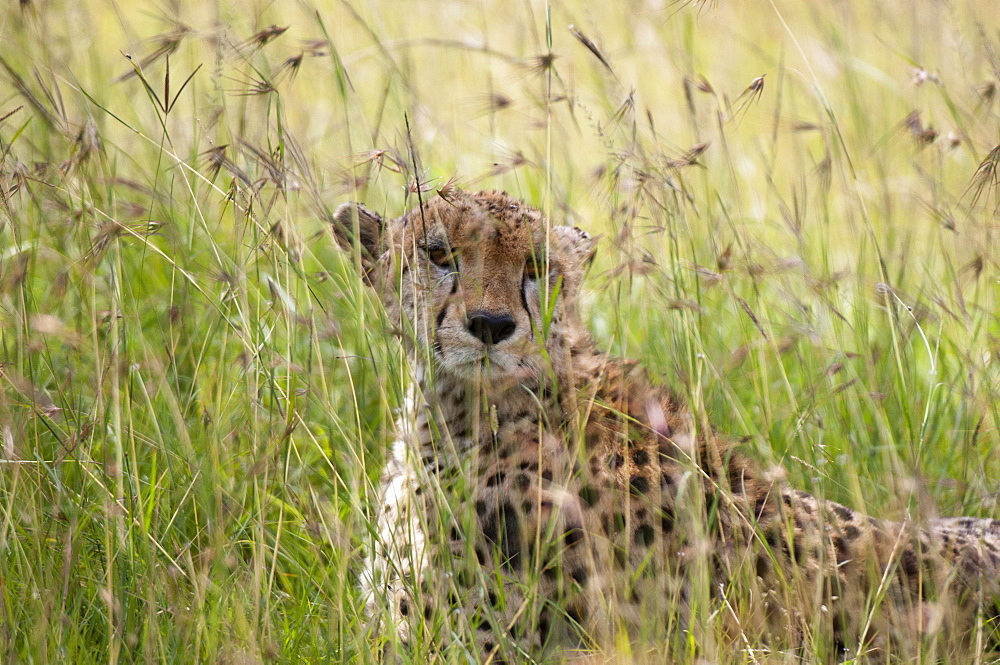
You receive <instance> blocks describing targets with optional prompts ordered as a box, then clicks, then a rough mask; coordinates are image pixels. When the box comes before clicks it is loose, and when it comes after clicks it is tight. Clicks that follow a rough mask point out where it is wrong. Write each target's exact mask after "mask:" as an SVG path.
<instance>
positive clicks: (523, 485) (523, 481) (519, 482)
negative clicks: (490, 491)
mask: <svg viewBox="0 0 1000 665" xmlns="http://www.w3.org/2000/svg"><path fill="white" fill-rule="evenodd" d="M529 485H531V481H530V480H528V476H526V475H525V474H523V473H519V474H517V475H516V476H514V486H515V487H517V488H518V489H522V490H523V489H528V486H529Z"/></svg>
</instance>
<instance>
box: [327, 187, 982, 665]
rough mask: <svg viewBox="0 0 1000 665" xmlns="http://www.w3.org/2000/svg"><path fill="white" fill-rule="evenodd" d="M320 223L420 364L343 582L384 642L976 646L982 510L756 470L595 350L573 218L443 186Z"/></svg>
mask: <svg viewBox="0 0 1000 665" xmlns="http://www.w3.org/2000/svg"><path fill="white" fill-rule="evenodd" d="M333 231H334V234H335V236H336V238H337V239H338V241H339V242H340V243H341V244H342V245H344V246H345V247H352V248H355V249H360V256H361V262H360V266H359V268H360V269H361V271H362V273H363V275H364V278H365V279H366V280H367V282H368V283H369V284H370V285H371V286H372V287H373V288H374V289H376V290H377V291H378V293H379V294H380V296H381V299H382V302H383V303H384V305H385V308H386V312H387V314H388V317H389V319H390V321H391V322H392V324H393V325H394V326H395V328H396V329H397V330H402V331H404V334H403V342H404V345H405V346H406V348H407V349H408V350H409V352H410V353H411V354H412V357H413V359H414V364H415V366H416V368H417V376H416V381H415V382H414V385H413V391H412V394H411V395H410V397H409V399H408V405H407V408H406V409H405V412H404V415H403V416H402V417H401V418H400V420H399V422H398V425H397V429H398V437H399V439H398V441H396V442H395V443H394V444H393V446H392V449H391V452H390V454H389V455H388V461H387V462H386V465H385V469H384V472H383V475H382V482H381V490H380V495H379V505H378V519H377V524H376V527H375V529H374V530H373V534H372V542H371V543H370V548H369V553H368V558H367V561H366V565H365V568H364V571H363V574H362V579H361V582H362V587H363V591H364V594H365V596H366V599H367V608H368V613H369V616H370V617H371V620H372V623H373V626H374V627H375V629H376V630H377V634H378V635H379V644H380V645H382V648H383V650H384V652H385V654H384V655H385V656H386V658H387V659H392V658H393V655H392V654H393V653H394V652H397V651H399V653H398V655H400V656H402V655H403V653H402V652H404V651H406V650H410V649H416V648H419V649H427V648H428V647H430V648H433V649H435V650H438V651H440V652H442V653H446V654H447V653H450V654H451V657H454V658H457V659H463V660H468V658H469V652H471V655H472V656H473V657H474V658H478V659H481V660H483V661H486V660H489V661H490V662H493V663H498V662H510V663H513V662H524V661H526V660H529V659H534V660H538V659H544V658H547V657H550V656H551V657H552V658H555V659H561V658H566V657H569V656H570V655H571V654H577V655H579V653H580V652H581V651H583V652H588V651H614V650H615V649H616V648H618V647H620V645H621V644H622V639H623V636H624V635H628V636H630V639H631V640H632V641H633V642H635V643H640V642H641V643H642V644H646V645H659V648H662V649H665V650H666V652H667V653H666V654H665V655H663V656H661V658H664V659H666V660H674V659H685V658H687V659H692V657H693V656H694V657H698V658H702V659H707V660H711V659H713V658H715V657H717V656H718V655H719V650H720V648H722V649H726V650H729V651H732V650H736V649H740V648H746V649H748V650H750V649H751V648H753V649H757V648H758V647H757V646H756V645H766V646H764V647H762V648H766V649H769V650H772V651H777V652H780V651H786V652H788V653H790V654H795V653H800V654H808V655H810V656H812V655H815V654H820V658H821V659H822V660H826V661H835V660H838V659H845V658H857V659H859V660H860V661H872V660H876V661H877V660H882V661H884V660H895V659H897V658H898V659H903V660H907V659H912V658H917V657H920V658H924V659H926V657H927V656H928V654H931V656H930V657H931V659H932V660H933V659H934V658H936V657H945V656H947V657H949V658H952V659H957V660H955V661H954V662H963V661H964V662H972V659H973V658H975V657H978V655H981V654H982V652H983V650H984V649H988V648H991V647H990V645H991V644H993V645H995V644H996V643H997V630H998V629H997V625H998V623H1000V617H998V613H997V606H998V599H1000V581H998V580H1000V522H998V521H996V520H990V519H974V518H952V519H921V520H918V521H913V522H893V521H888V520H880V519H875V518H872V517H868V516H866V515H863V514H861V513H859V512H856V511H854V510H851V509H850V508H848V507H846V506H843V505H840V504H837V503H833V502H831V501H822V500H818V499H816V498H815V497H813V496H811V495H809V494H808V493H806V492H802V491H798V490H795V489H793V488H791V487H789V486H788V485H787V484H786V483H785V482H784V481H783V479H782V478H781V474H779V473H773V472H772V473H765V472H763V471H762V470H761V469H760V468H759V467H758V466H757V465H755V464H753V463H752V462H751V461H750V460H749V459H748V458H747V457H746V456H744V454H743V453H742V452H741V451H740V450H739V448H738V447H737V446H735V445H733V444H732V443H730V442H729V441H727V440H726V439H724V438H722V437H720V436H717V435H716V434H714V433H713V432H712V431H711V428H710V427H708V426H706V425H705V424H704V423H702V422H701V421H700V419H698V418H695V417H694V416H693V415H692V414H691V412H690V411H689V410H688V409H687V408H685V406H684V404H683V402H682V400H680V399H679V398H678V397H677V396H676V395H675V394H674V393H672V392H671V391H670V390H667V389H663V388H659V387H656V386H654V385H653V384H652V383H650V381H649V380H648V379H647V378H646V376H645V374H644V373H643V372H642V370H641V369H640V368H638V367H636V366H635V364H634V363H630V362H626V361H621V360H617V359H613V358H609V357H607V356H605V355H604V354H602V353H601V352H600V351H599V350H598V349H597V347H596V345H595V344H594V342H593V341H592V339H591V337H590V335H589V333H588V332H587V330H586V329H585V327H584V325H583V324H582V322H581V318H580V313H579V300H580V299H579V291H580V288H581V284H582V282H583V279H584V276H585V273H586V271H587V267H588V265H589V263H590V261H591V259H592V257H593V253H594V249H595V240H594V239H593V238H591V237H590V236H589V235H587V234H586V233H584V232H583V231H581V230H579V229H576V228H572V227H568V226H561V225H557V224H549V223H548V222H547V221H546V220H545V219H544V218H543V216H542V215H541V213H539V211H538V210H535V209H534V208H532V207H530V206H528V205H525V204H524V203H522V202H520V201H518V200H517V199H514V198H512V197H510V196H508V195H507V194H505V193H500V192H479V193H470V192H465V191H461V190H452V191H450V192H448V193H447V195H445V194H443V193H441V194H439V195H438V196H435V197H433V198H432V199H431V200H428V201H425V202H423V203H422V204H421V206H420V207H419V208H417V209H415V210H411V211H409V212H407V213H406V214H404V215H403V216H401V217H399V218H396V219H393V220H391V221H388V222H384V221H383V220H382V218H381V217H380V216H379V215H377V214H375V213H374V212H372V211H370V210H368V209H366V208H365V207H363V206H361V205H359V204H345V205H342V206H341V207H340V208H338V209H337V212H336V213H335V215H334V220H333ZM427 358H433V359H434V361H433V362H432V363H430V364H428V363H425V362H424V361H423V359H427ZM734 607H735V608H738V610H739V611H738V612H737V611H736V610H734V609H733V608H734ZM706 617H707V618H706ZM706 622H710V623H711V635H712V636H721V639H722V640H723V642H724V645H723V646H722V647H720V645H719V639H720V638H718V637H713V638H711V639H709V638H706V637H705V636H706V634H708V633H709V631H708V630H706V628H705V626H706V625H707V624H706ZM748 653H749V651H748ZM759 653H760V652H759V651H758V650H755V651H754V652H753V654H751V655H752V656H753V658H752V660H754V661H756V660H757V657H758V655H759ZM421 655H422V656H426V651H419V652H415V653H414V654H411V657H413V658H417V657H421Z"/></svg>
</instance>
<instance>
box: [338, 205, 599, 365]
mask: <svg viewBox="0 0 1000 665" xmlns="http://www.w3.org/2000/svg"><path fill="white" fill-rule="evenodd" d="M334 234H335V236H336V237H337V239H338V241H339V242H340V244H341V245H343V246H345V247H354V246H355V244H354V242H353V239H354V238H356V239H357V248H358V249H359V250H360V254H361V267H362V269H363V270H364V272H365V276H366V278H367V280H368V282H369V283H370V284H372V285H373V286H374V287H375V288H376V289H377V290H378V291H379V293H380V295H381V297H382V300H383V302H384V304H385V306H386V309H387V311H388V313H389V315H390V317H392V318H393V319H394V320H395V321H394V323H397V324H398V325H399V328H400V330H402V331H403V333H404V339H406V340H408V341H409V342H410V343H412V344H413V348H414V349H415V350H417V353H416V356H417V358H418V360H419V361H420V362H421V364H422V365H425V364H427V363H426V362H424V361H426V360H429V361H430V364H432V365H433V366H434V368H435V371H437V372H445V373H448V374H450V375H452V376H454V377H458V378H465V379H471V378H474V377H481V378H483V379H486V380H488V381H491V382H496V383H497V384H520V385H524V384H537V383H538V381H539V379H540V377H541V375H542V373H543V372H544V371H545V369H546V367H551V366H552V363H553V362H554V361H553V360H552V359H553V358H555V357H557V356H561V355H566V350H567V349H568V348H571V347H572V345H573V344H574V342H575V341H576V340H575V339H574V335H576V334H577V333H576V332H575V331H580V333H579V334H585V333H583V332H582V331H583V327H582V326H581V325H580V324H579V322H578V320H577V317H578V314H577V311H576V299H577V293H578V289H579V286H580V282H581V281H582V279H583V276H584V273H585V272H586V268H587V266H588V265H589V263H590V260H591V258H592V256H593V251H594V244H595V243H594V241H593V240H592V239H591V238H590V236H588V235H587V234H586V233H584V232H583V231H581V230H579V229H577V228H574V227H569V226H558V225H547V224H546V222H545V219H544V217H543V216H542V214H541V213H540V212H539V211H538V210H536V209H534V208H532V207H530V206H527V205H525V204H523V203H521V202H520V201H518V200H517V199H514V198H512V197H510V196H508V195H507V194H506V193H502V192H478V193H470V192H465V191H462V190H454V191H452V192H451V193H449V194H448V195H447V197H445V196H443V195H436V196H433V197H432V198H430V199H429V200H427V201H425V202H424V203H423V205H422V206H421V207H419V208H415V209H413V210H410V211H409V212H407V213H406V214H404V215H403V216H402V217H399V218H397V219H393V220H391V221H389V222H388V223H386V222H383V220H382V218H381V217H379V216H378V215H377V214H375V213H373V212H371V211H369V210H367V209H366V208H364V207H363V206H361V205H359V204H355V203H345V204H343V205H341V206H340V207H339V208H338V209H337V212H336V213H335V215H334Z"/></svg>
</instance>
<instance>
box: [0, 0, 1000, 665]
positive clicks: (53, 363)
mask: <svg viewBox="0 0 1000 665" xmlns="http://www.w3.org/2000/svg"><path fill="white" fill-rule="evenodd" d="M856 4H862V3H856ZM863 4H864V6H853V5H852V4H849V3H829V2H824V3H821V2H783V1H782V2H775V3H773V4H757V5H754V6H753V7H751V6H749V5H745V4H743V3H729V2H723V3H718V4H712V3H706V4H702V5H698V4H684V3H676V4H675V3H666V2H653V1H650V2H630V3H605V5H603V6H591V3H584V2H579V1H570V2H566V3H558V4H553V5H552V6H551V7H548V6H546V5H545V4H543V3H538V2H530V1H526V2H524V3H503V2H499V1H495V2H482V3H479V2H377V3H355V2H330V3H327V4H319V5H314V4H311V3H306V2H303V3H297V4H292V3H274V4H272V3H229V4H224V3H183V2H178V1H171V2H167V3H162V4H148V5H142V4H140V5H135V4H133V5H129V6H121V5H97V4H93V5H90V4H88V3H73V2H59V1H57V2H52V3H39V2H34V1H31V0H25V1H22V2H21V3H19V4H16V3H9V4H8V5H7V6H6V7H5V8H4V10H2V12H0V81H2V84H0V118H2V120H0V363H2V365H0V660H3V661H4V662H77V663H85V662H111V663H115V662H155V661H159V662H195V661H198V662H219V663H255V662H274V661H278V662H286V661H288V662H300V661H324V660H325V661H331V662H336V661H345V662H346V661H357V662H371V661H374V660H375V659H376V655H375V652H374V650H373V645H374V644H375V638H373V636H371V635H369V634H368V632H367V631H366V627H365V622H364V617H363V614H362V611H361V605H360V600H359V598H358V593H357V590H356V586H355V585H356V579H355V578H356V573H357V569H358V564H359V561H360V557H361V554H362V546H363V544H364V543H365V542H366V539H368V538H370V535H371V532H370V528H371V525H370V523H369V519H370V514H371V507H372V501H373V498H374V492H375V487H374V485H373V479H374V478H376V477H377V474H378V470H379V466H380V463H381V459H382V456H383V454H384V449H385V444H386V442H387V440H388V437H389V436H390V433H391V427H392V410H393V409H394V408H395V407H397V406H398V404H399V403H400V395H401V394H402V393H403V390H404V389H405V387H406V385H407V381H408V379H407V373H408V371H409V369H408V366H407V363H406V361H405V358H404V357H403V355H402V353H401V351H400V350H399V348H398V346H397V344H396V343H395V342H394V341H393V339H392V336H391V334H390V331H388V330H387V329H386V326H385V324H384V322H383V320H382V318H381V313H380V311H379V309H378V307H377V306H376V305H375V302H374V299H373V297H372V295H371V294H370V293H368V292H367V291H366V290H365V288H364V287H363V285H362V284H361V283H360V281H359V280H358V278H357V277H356V274H355V272H354V271H353V269H352V268H351V267H350V265H348V263H347V261H348V259H349V257H345V256H343V255H341V254H340V253H339V252H337V251H336V249H335V247H334V243H333V241H332V238H331V236H330V234H329V233H328V231H327V230H326V220H327V219H328V216H329V214H330V213H331V211H332V210H333V209H334V208H335V207H336V205H337V204H338V203H339V202H341V201H343V200H347V199H355V200H363V201H366V202H367V204H368V205H369V206H370V207H372V208H373V209H376V210H379V211H381V212H383V213H385V214H389V215H396V214H399V213H401V212H402V211H403V209H404V207H405V206H406V205H408V204H409V203H412V201H413V198H414V192H415V188H416V186H417V184H418V183H419V185H420V186H424V187H428V188H430V189H433V188H437V187H442V186H444V185H445V184H446V183H448V182H449V181H450V180H451V179H452V178H458V184H459V185H460V186H463V187H467V188H494V187H496V188H504V189H507V190H508V191H510V192H512V193H515V194H517V195H519V196H521V197H523V198H525V199H526V200H527V201H529V202H530V203H532V204H534V205H536V206H538V207H541V208H543V209H544V210H545V211H547V213H548V214H549V215H551V216H552V217H553V218H554V219H556V220H558V221H559V222H568V223H571V224H576V225H579V226H581V227H582V228H584V229H586V230H588V231H590V232H591V233H596V234H601V237H602V240H601V243H600V250H599V255H598V260H597V263H596V265H595V267H594V269H593V271H592V273H591V279H590V284H589V286H590V288H589V296H588V307H589V312H590V317H591V321H592V327H593V329H594V330H595V331H596V333H597V334H598V337H599V339H600V340H602V342H603V343H605V344H606V345H607V347H608V348H609V350H610V351H611V352H613V353H616V354H622V355H628V356H631V357H635V358H638V359H639V360H641V361H642V362H643V363H644V364H645V365H646V366H647V367H648V368H649V369H650V372H651V374H652V375H653V376H657V377H662V380H663V381H664V382H668V383H671V384H673V385H675V386H676V387H678V388H679V389H681V390H683V391H684V392H686V393H687V395H688V397H689V399H690V401H691V403H692V405H693V406H694V407H695V408H697V409H704V410H705V412H707V414H708V416H709V418H710V419H711V421H712V422H713V423H714V424H715V425H716V427H717V428H718V430H719V431H721V432H726V433H729V434H731V435H733V436H735V437H745V438H746V440H747V442H748V446H749V447H751V448H752V449H754V450H755V451H756V455H757V456H758V457H759V458H760V459H761V460H762V461H763V462H764V463H765V464H766V465H771V464H781V465H782V466H783V467H784V468H785V469H786V472H787V475H788V476H789V478H790V479H791V481H792V482H794V483H795V484H796V485H798V486H800V487H803V488H805V489H808V490H810V491H812V492H814V493H816V494H817V495H819V496H822V497H825V498H829V499H835V500H838V501H842V502H844V503H846V504H848V505H850V506H852V507H854V508H857V509H861V510H865V511H867V512H869V513H870V514H873V515H877V516H881V517H891V518H900V517H903V516H907V515H909V516H911V517H919V516H927V515H931V514H935V513H938V512H940V513H941V514H958V513H965V514H971V515H984V516H993V517H996V516H997V515H998V508H997V503H998V498H997V497H998V494H997V490H998V484H997V478H998V477H1000V469H998V466H1000V440H998V435H997V426H998V417H1000V414H998V411H997V404H998V399H997V390H998V372H1000V317H998V311H1000V307H998V263H997V258H998V256H997V245H996V236H997V232H998V227H997V221H998V214H997V211H998V205H1000V195H998V177H1000V176H998V174H997V162H998V161H1000V149H998V147H997V142H998V138H997V136H998V132H997V129H998V126H1000V125H998V119H1000V116H998V109H997V103H998V100H997V92H998V85H1000V56H998V53H1000V35H998V34H997V32H996V29H995V25H993V23H994V13H995V6H994V3H993V2H992V1H991V0H982V1H978V2H977V1H972V0H970V1H962V2H958V3H954V4H951V5H944V4H941V3H937V2H932V1H930V0H928V1H925V2H914V3H906V4H905V5H904V4H900V3H896V2H888V1H876V2H872V3H863ZM571 26H572V27H571ZM192 72H194V73H193V74H192ZM189 77H190V78H189ZM404 117H408V119H409V121H410V124H411V125H412V127H413V132H412V143H413V146H414V148H415V151H416V153H417V154H416V156H414V155H413V154H411V151H410V150H409V147H408V146H409V141H408V138H407V136H406V131H405V120H404ZM414 159H416V160H417V163H418V168H419V171H418V172H417V173H414V171H413V168H412V164H413V161H414ZM704 620H705V622H706V625H709V626H711V622H712V617H711V616H708V614H707V613H706V616H705V617H704ZM709 634H710V633H709ZM755 654H756V655H755ZM763 657H764V655H762V654H761V653H757V652H754V651H752V650H749V649H748V650H747V651H746V652H742V653H735V654H732V657H731V661H726V662H753V661H754V659H755V658H758V659H759V658H763ZM772 657H773V658H775V659H778V660H780V659H781V658H782V657H781V655H780V654H774V655H773V656H772ZM788 658H792V657H791V656H788Z"/></svg>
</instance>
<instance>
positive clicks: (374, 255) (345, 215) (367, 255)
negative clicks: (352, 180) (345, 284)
mask: <svg viewBox="0 0 1000 665" xmlns="http://www.w3.org/2000/svg"><path fill="white" fill-rule="evenodd" d="M331 226H332V227H333V237H334V238H336V239H337V244H339V245H340V246H341V247H343V248H344V249H346V250H348V251H350V250H352V249H354V245H355V239H356V240H357V245H358V248H359V249H360V250H361V267H362V268H363V269H364V271H365V276H366V277H367V276H369V275H370V274H371V271H372V270H373V269H374V268H375V263H376V262H377V261H378V257H379V256H380V255H381V254H382V232H383V226H384V225H383V222H382V218H381V217H379V215H378V214H377V213H374V212H372V211H371V210H369V209H368V208H366V207H364V206H363V205H361V204H360V203H342V204H340V206H339V207H338V208H337V211H336V212H335V213H333V221H332V223H331Z"/></svg>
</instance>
